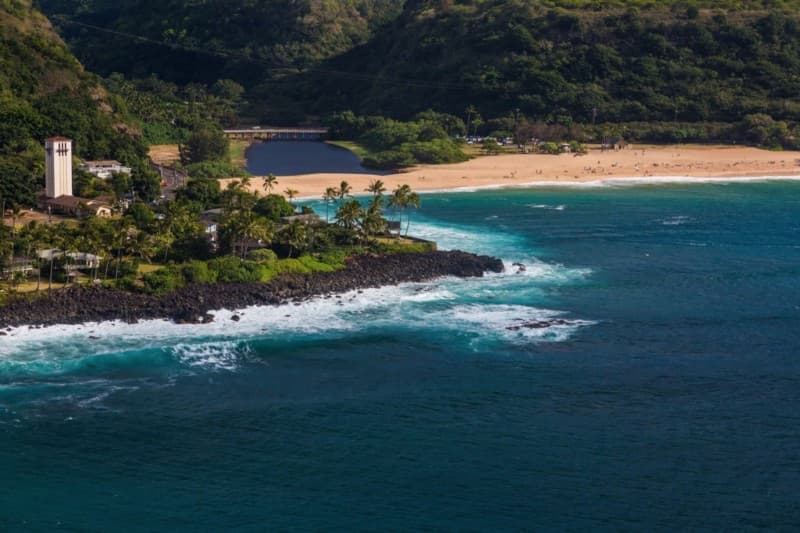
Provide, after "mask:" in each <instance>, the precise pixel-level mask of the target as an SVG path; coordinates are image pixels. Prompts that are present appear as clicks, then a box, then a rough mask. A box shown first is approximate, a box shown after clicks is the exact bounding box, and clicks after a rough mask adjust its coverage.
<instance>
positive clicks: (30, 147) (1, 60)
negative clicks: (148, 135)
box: [0, 0, 158, 207]
mask: <svg viewBox="0 0 800 533" xmlns="http://www.w3.org/2000/svg"><path fill="white" fill-rule="evenodd" d="M0 64H2V65H3V68H2V69H0V177H1V178H2V179H0V198H2V201H4V202H5V205H6V207H9V206H17V207H19V206H29V205H34V204H35V196H36V194H37V193H38V191H39V190H40V189H41V188H43V187H44V149H43V148H42V141H43V140H44V139H45V138H46V137H50V136H55V135H64V136H68V137H71V138H72V139H73V140H74V144H73V147H74V153H75V154H76V155H77V156H80V157H84V158H90V159H100V158H114V159H119V160H120V161H122V162H124V163H125V164H127V165H129V166H131V167H133V168H134V169H135V171H136V173H135V174H134V176H135V177H134V180H133V183H132V184H131V185H132V186H133V187H134V188H135V189H137V190H138V191H139V192H140V195H142V196H144V197H147V196H151V195H155V194H157V192H158V180H157V179H156V176H155V175H154V174H152V172H150V170H149V169H148V168H147V166H146V160H145V155H146V148H145V146H144V145H143V144H142V143H141V142H140V140H139V138H138V136H139V135H138V134H139V132H138V131H137V129H136V127H135V126H133V125H132V121H131V119H130V116H129V115H128V113H127V110H126V109H125V106H124V104H123V103H122V101H121V100H120V99H118V98H116V97H115V96H114V95H112V94H109V93H108V92H107V91H106V90H105V89H104V88H103V87H102V85H101V84H100V80H99V79H98V78H97V77H96V76H94V75H92V74H89V73H87V72H85V71H84V70H83V67H81V65H80V64H79V63H78V61H77V60H76V59H75V58H74V57H73V56H72V55H71V54H70V53H69V51H68V50H67V48H66V47H65V46H64V44H63V43H62V42H61V40H60V39H59V38H58V36H57V35H56V34H55V33H54V32H53V31H52V28H51V26H50V24H49V23H48V22H47V20H46V19H45V18H44V17H42V16H41V15H40V14H38V13H37V12H35V11H33V10H31V6H30V2H28V1H27V0H25V1H23V0H14V1H5V2H2V3H0Z"/></svg>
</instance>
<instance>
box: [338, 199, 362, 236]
mask: <svg viewBox="0 0 800 533" xmlns="http://www.w3.org/2000/svg"><path fill="white" fill-rule="evenodd" d="M363 211H364V210H363V208H362V207H361V204H360V203H359V201H358V200H350V201H349V202H346V203H344V204H342V205H340V206H339V209H337V210H336V220H337V223H338V224H339V225H340V226H342V227H343V228H346V229H349V230H355V229H356V228H357V227H358V222H359V219H360V218H361V216H362V214H363Z"/></svg>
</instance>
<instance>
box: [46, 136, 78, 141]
mask: <svg viewBox="0 0 800 533" xmlns="http://www.w3.org/2000/svg"><path fill="white" fill-rule="evenodd" d="M45 141H70V142H72V139H70V138H69V137H48V138H47V139H45Z"/></svg>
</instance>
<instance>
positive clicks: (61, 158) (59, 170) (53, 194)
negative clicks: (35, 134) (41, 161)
mask: <svg viewBox="0 0 800 533" xmlns="http://www.w3.org/2000/svg"><path fill="white" fill-rule="evenodd" d="M44 152H45V163H46V164H45V168H46V174H45V176H46V180H45V181H46V185H47V197H48V198H58V197H59V196H72V139H68V138H66V137H50V138H49V139H45V141H44Z"/></svg>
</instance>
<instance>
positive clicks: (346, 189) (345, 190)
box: [338, 180, 353, 202]
mask: <svg viewBox="0 0 800 533" xmlns="http://www.w3.org/2000/svg"><path fill="white" fill-rule="evenodd" d="M352 190H353V187H351V186H350V184H349V183H347V182H346V181H344V180H342V182H341V183H340V184H339V189H338V197H339V201H340V202H341V201H343V200H344V199H345V198H347V197H348V196H350V191H352Z"/></svg>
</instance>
